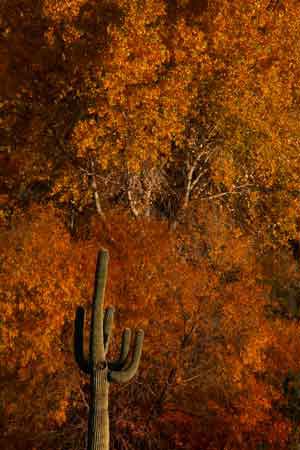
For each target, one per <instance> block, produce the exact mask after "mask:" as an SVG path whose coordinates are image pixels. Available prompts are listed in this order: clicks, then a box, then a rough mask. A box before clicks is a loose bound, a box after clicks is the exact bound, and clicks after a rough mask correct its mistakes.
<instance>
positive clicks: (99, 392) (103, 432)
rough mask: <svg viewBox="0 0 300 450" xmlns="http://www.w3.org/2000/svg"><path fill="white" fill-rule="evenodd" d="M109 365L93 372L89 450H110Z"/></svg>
mask: <svg viewBox="0 0 300 450" xmlns="http://www.w3.org/2000/svg"><path fill="white" fill-rule="evenodd" d="M107 372H108V368H107V365H106V366H105V367H104V368H101V369H100V370H99V369H97V370H95V371H94V372H93V373H92V374H91V402H90V404H91V409H90V414H89V425H88V446H87V448H88V450H109V414H108V390H109V382H108V380H107Z"/></svg>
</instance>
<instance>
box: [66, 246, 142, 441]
mask: <svg viewBox="0 0 300 450" xmlns="http://www.w3.org/2000/svg"><path fill="white" fill-rule="evenodd" d="M107 266H108V252H107V250H101V251H100V252H99V254H98V260H97V269H96V280H95V294H94V300H93V309H92V324H91V332H90V345H89V358H88V359H87V358H85V356H84V348H83V336H84V310H83V308H81V307H79V308H78V309H77V311H76V319H75V333H74V347H75V359H76V362H77V364H78V365H79V367H80V369H81V370H82V371H83V372H84V373H86V374H89V375H90V378H91V400H90V413H89V425H88V447H87V448H88V450H109V414H108V391H109V382H111V381H114V382H117V383H125V382H127V381H129V380H131V378H132V377H133V376H134V375H135V374H136V372H137V370H138V367H139V363H140V359H141V354H142V347H143V339H144V332H143V330H137V332H136V335H135V341H134V347H133V356H132V358H131V359H130V358H129V350H130V341H131V330H130V329H129V328H126V329H125V330H124V331H123V335H122V343H121V350H120V356H119V358H118V359H117V360H116V361H112V362H109V361H107V359H106V355H107V352H108V347H109V342H110V339H111V334H112V327H113V319H114V308H112V307H109V308H107V309H106V310H105V312H103V307H104V294H105V286H106V280H107Z"/></svg>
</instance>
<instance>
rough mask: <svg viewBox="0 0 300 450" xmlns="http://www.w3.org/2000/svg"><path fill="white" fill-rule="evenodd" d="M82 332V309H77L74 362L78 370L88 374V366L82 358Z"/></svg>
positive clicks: (86, 361)
mask: <svg viewBox="0 0 300 450" xmlns="http://www.w3.org/2000/svg"><path fill="white" fill-rule="evenodd" d="M83 330H84V309H83V308H82V307H79V308H77V310H76V317H75V332H74V353H75V360H76V362H77V364H78V366H79V368H80V369H81V370H82V371H83V372H84V373H87V374H89V373H90V365H89V363H88V360H87V359H86V358H85V357H84V350H83Z"/></svg>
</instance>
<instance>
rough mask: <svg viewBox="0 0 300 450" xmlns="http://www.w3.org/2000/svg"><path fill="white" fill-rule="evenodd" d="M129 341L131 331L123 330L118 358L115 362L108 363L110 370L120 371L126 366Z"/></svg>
mask: <svg viewBox="0 0 300 450" xmlns="http://www.w3.org/2000/svg"><path fill="white" fill-rule="evenodd" d="M130 341H131V329H130V328H125V330H124V331H123V334H122V343H121V351H120V355H119V358H118V359H117V360H116V361H112V362H109V363H108V367H109V369H110V370H121V369H123V367H124V366H125V365H126V363H127V362H128V354H129V350H130Z"/></svg>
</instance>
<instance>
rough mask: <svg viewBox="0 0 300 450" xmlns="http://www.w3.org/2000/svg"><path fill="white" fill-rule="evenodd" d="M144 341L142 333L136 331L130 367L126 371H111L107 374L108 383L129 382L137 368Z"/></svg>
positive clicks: (141, 331)
mask: <svg viewBox="0 0 300 450" xmlns="http://www.w3.org/2000/svg"><path fill="white" fill-rule="evenodd" d="M143 341H144V331H143V330H137V332H136V335H135V342H134V349H133V357H132V361H131V363H130V365H129V366H128V367H127V368H126V369H122V370H120V371H118V370H111V371H110V372H109V373H108V376H109V381H114V382H116V383H126V382H127V381H129V380H131V378H132V377H133V376H134V375H135V374H136V372H137V369H138V367H139V363H140V359H141V354H142V348H143Z"/></svg>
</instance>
